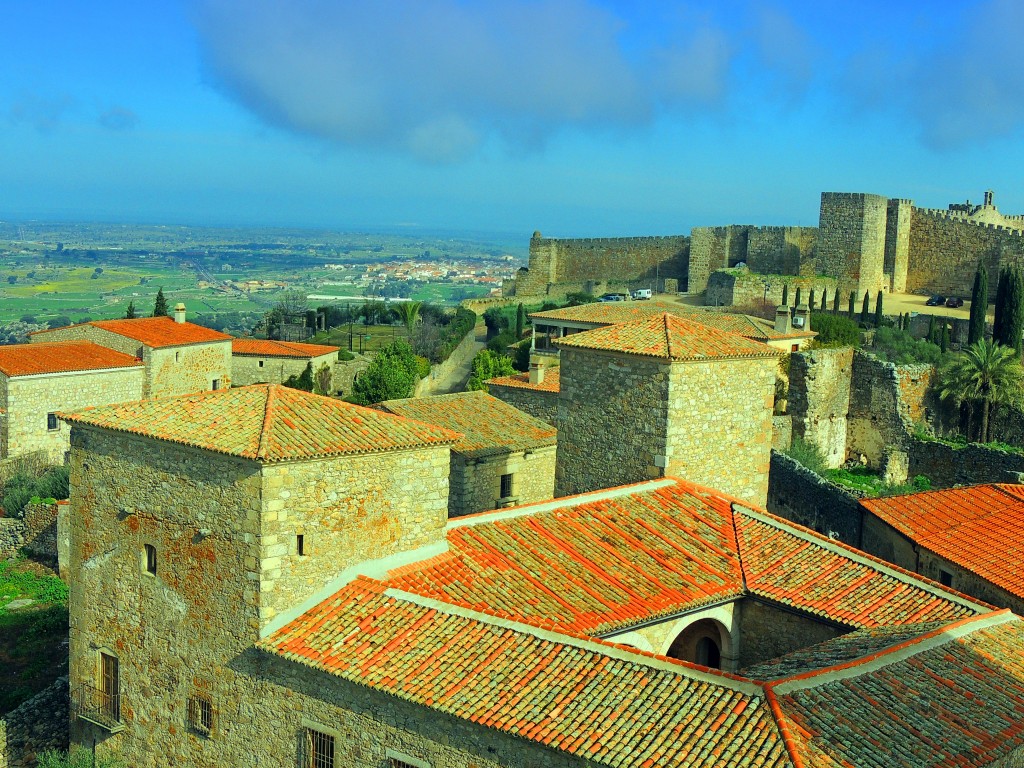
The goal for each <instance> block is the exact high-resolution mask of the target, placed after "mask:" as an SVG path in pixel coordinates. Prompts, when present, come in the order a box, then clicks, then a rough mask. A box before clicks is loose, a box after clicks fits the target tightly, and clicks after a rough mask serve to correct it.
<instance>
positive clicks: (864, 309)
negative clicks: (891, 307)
mask: <svg viewBox="0 0 1024 768" xmlns="http://www.w3.org/2000/svg"><path fill="white" fill-rule="evenodd" d="M870 303H871V300H870V299H869V298H868V292H867V291H864V301H863V302H862V303H861V305H860V321H861V323H862V324H863V325H867V324H868V305H869V304H870Z"/></svg>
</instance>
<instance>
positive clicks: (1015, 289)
mask: <svg viewBox="0 0 1024 768" xmlns="http://www.w3.org/2000/svg"><path fill="white" fill-rule="evenodd" d="M1000 301H1001V302H1002V303H1001V304H1000ZM996 328H997V331H996V332H995V333H993V338H994V340H995V341H996V342H997V343H999V344H1002V345H1003V346H1004V347H1013V348H1014V349H1016V350H1017V351H1018V352H1020V350H1021V344H1022V341H1021V337H1022V336H1024V276H1022V275H1021V270H1020V267H1017V266H1012V267H1007V268H1006V269H1004V270H1003V272H1002V274H1001V275H1000V278H999V288H998V289H997V292H996Z"/></svg>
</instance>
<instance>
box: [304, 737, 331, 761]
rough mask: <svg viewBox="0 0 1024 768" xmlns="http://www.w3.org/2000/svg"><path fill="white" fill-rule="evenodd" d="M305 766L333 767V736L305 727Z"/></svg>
mask: <svg viewBox="0 0 1024 768" xmlns="http://www.w3.org/2000/svg"><path fill="white" fill-rule="evenodd" d="M304 765H305V768H334V765H335V763H334V736H332V735H331V734H329V733H324V732H322V731H318V730H315V729H313V728H307V729H306V760H305V764H304Z"/></svg>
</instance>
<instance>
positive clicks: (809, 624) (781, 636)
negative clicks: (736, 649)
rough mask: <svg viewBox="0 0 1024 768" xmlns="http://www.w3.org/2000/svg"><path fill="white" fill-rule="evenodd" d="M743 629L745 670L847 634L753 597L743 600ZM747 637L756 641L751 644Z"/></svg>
mask: <svg viewBox="0 0 1024 768" xmlns="http://www.w3.org/2000/svg"><path fill="white" fill-rule="evenodd" d="M739 626H740V637H741V638H743V639H744V640H743V641H742V642H741V643H740V658H739V664H738V666H739V668H740V669H741V670H742V669H743V668H744V667H749V666H751V665H752V664H760V663H761V662H762V661H768V660H769V659H775V658H778V657H779V656H782V655H783V654H786V653H790V652H791V651H795V650H798V649H800V648H807V647H808V646H810V645H814V644H815V643H823V642H825V641H826V640H831V639H833V638H835V637H838V636H839V635H841V634H844V632H843V630H841V629H839V628H838V627H833V626H832V625H830V624H825V623H823V622H820V621H816V620H815V619H813V618H811V617H810V616H805V615H803V614H799V613H795V612H792V611H787V610H785V609H783V608H779V607H776V606H774V605H771V604H770V603H766V602H763V601H761V600H755V599H753V598H749V597H748V598H745V599H743V600H741V601H740V604H739ZM747 638H751V639H754V638H756V640H754V641H753V642H748V641H747Z"/></svg>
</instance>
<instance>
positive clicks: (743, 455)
mask: <svg viewBox="0 0 1024 768" xmlns="http://www.w3.org/2000/svg"><path fill="white" fill-rule="evenodd" d="M557 345H558V348H559V355H560V360H561V363H560V366H559V367H560V369H561V374H560V389H559V401H558V419H557V422H556V424H557V426H558V435H559V439H558V456H557V463H556V470H555V494H556V495H557V496H565V495H569V494H574V493H585V492H587V491H592V490H595V489H598V488H602V487H607V486H610V485H622V484H626V483H633V482H639V481H641V480H645V479H650V478H655V477H662V476H665V475H672V476H677V477H685V478H687V479H688V480H692V481H694V482H697V483H701V484H704V485H707V486H709V487H714V488H720V489H722V490H724V491H726V492H727V493H731V494H734V495H736V496H738V497H739V498H742V499H745V500H747V501H748V502H750V503H753V504H756V505H758V506H763V505H764V503H765V501H766V499H767V493H768V468H769V459H770V453H771V441H772V408H773V405H774V386H775V374H776V370H777V367H778V355H779V352H778V351H777V350H775V349H772V348H770V347H768V346H766V345H764V344H761V343H759V342H755V341H751V340H749V339H746V338H743V337H741V336H738V335H735V334H731V333H727V332H723V331H718V330H716V329H712V328H708V327H706V326H702V325H698V324H697V323H696V322H691V321H690V320H686V319H683V318H680V317H677V316H675V315H670V314H667V313H666V314H662V315H658V316H655V317H653V318H651V319H649V320H646V321H641V322H635V323H623V324H621V325H612V326H607V327H603V328H598V329H595V330H592V331H585V332H581V333H577V334H573V335H571V336H568V337H563V338H562V339H560V340H559V341H558V342H557Z"/></svg>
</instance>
